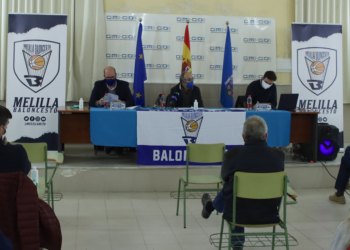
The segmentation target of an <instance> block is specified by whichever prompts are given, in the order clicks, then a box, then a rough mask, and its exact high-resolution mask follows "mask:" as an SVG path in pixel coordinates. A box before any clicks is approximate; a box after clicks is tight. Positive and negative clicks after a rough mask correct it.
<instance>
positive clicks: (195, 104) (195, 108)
mask: <svg viewBox="0 0 350 250" xmlns="http://www.w3.org/2000/svg"><path fill="white" fill-rule="evenodd" d="M193 109H194V110H197V109H198V101H197V99H195V100H194V103H193Z"/></svg>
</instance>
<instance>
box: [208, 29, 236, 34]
mask: <svg viewBox="0 0 350 250" xmlns="http://www.w3.org/2000/svg"><path fill="white" fill-rule="evenodd" d="M226 31H227V30H226V28H210V33H226ZM230 33H232V34H238V29H235V28H231V29H230Z"/></svg>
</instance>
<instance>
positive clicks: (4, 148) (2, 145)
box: [0, 106, 31, 175]
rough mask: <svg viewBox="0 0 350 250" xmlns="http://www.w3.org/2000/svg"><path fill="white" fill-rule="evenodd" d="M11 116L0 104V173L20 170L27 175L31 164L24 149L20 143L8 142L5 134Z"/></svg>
mask: <svg viewBox="0 0 350 250" xmlns="http://www.w3.org/2000/svg"><path fill="white" fill-rule="evenodd" d="M11 118H12V114H11V112H10V111H9V110H8V109H7V108H5V107H3V106H0V135H1V137H0V162H1V164H0V173H10V172H17V171H20V172H23V173H24V174H26V175H27V174H28V173H29V171H30V169H31V164H30V162H29V160H28V155H27V152H26V150H25V149H24V148H23V146H22V145H12V144H10V143H8V142H7V139H6V136H5V134H6V131H7V127H8V126H9V123H10V119H11Z"/></svg>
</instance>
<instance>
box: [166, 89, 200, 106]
mask: <svg viewBox="0 0 350 250" xmlns="http://www.w3.org/2000/svg"><path fill="white" fill-rule="evenodd" d="M181 88H182V86H181V83H178V84H177V85H176V86H175V87H173V88H172V89H171V90H170V95H169V96H168V101H169V99H170V98H171V96H173V95H176V96H177V98H178V99H177V102H176V103H175V107H177V108H178V107H183V106H182V101H183V100H182V98H183V97H182V94H181ZM196 99H197V101H198V107H202V108H203V107H204V105H203V100H202V96H201V91H200V89H199V88H198V87H197V86H193V89H192V94H191V99H190V102H191V103H192V104H193V103H194V100H196ZM183 108H190V107H183Z"/></svg>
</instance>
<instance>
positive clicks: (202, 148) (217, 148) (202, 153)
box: [187, 143, 225, 163]
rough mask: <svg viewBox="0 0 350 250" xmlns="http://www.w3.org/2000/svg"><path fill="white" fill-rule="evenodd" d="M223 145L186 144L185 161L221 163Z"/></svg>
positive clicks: (223, 151) (223, 150)
mask: <svg viewBox="0 0 350 250" xmlns="http://www.w3.org/2000/svg"><path fill="white" fill-rule="evenodd" d="M224 153H225V144H224V143H217V144H196V143H189V144H187V160H188V162H196V163H215V162H222V157H223V154H224Z"/></svg>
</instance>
